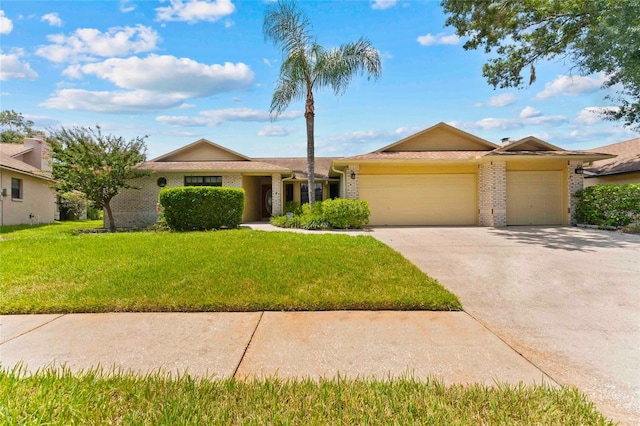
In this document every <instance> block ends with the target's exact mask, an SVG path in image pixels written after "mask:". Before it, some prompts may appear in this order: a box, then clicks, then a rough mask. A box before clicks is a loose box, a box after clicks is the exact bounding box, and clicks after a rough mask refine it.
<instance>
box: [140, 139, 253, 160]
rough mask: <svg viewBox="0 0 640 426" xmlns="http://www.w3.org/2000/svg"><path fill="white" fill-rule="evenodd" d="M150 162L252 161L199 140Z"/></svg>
mask: <svg viewBox="0 0 640 426" xmlns="http://www.w3.org/2000/svg"><path fill="white" fill-rule="evenodd" d="M149 161H150V162H187V161H251V159H250V158H249V157H246V156H244V155H242V154H239V153H237V152H235V151H232V150H230V149H228V148H225V147H223V146H220V145H218V144H215V143H213V142H211V141H208V140H206V139H200V140H197V141H195V142H193V143H191V144H189V145H186V146H183V147H182V148H178V149H176V150H175V151H171V152H170V153H168V154H164V155H161V156H160V157H157V158H154V159H153V160H149Z"/></svg>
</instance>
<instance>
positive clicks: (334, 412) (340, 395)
mask: <svg viewBox="0 0 640 426" xmlns="http://www.w3.org/2000/svg"><path fill="white" fill-rule="evenodd" d="M0 407H2V409H0V423H2V424H34V425H35V424H47V425H68V424H92V425H97V424H141V425H142V424H163V425H174V424H180V425H184V424H202V425H210V424H216V425H217V424H220V425H223V424H224V425H228V424H241V425H245V424H254V425H263V424H291V425H303V424H305V425H307V424H313V425H315V424H318V425H319V424H344V425H360V424H394V425H409V424H419V425H426V424H430V425H451V424H456V425H482V424H495V425H498V424H500V425H612V424H613V423H612V422H610V421H609V420H607V419H606V418H604V417H603V416H602V415H601V414H600V413H598V411H597V410H596V409H595V407H594V405H593V404H592V403H590V402H588V401H587V399H586V398H585V397H584V396H583V395H582V394H580V393H579V392H578V391H577V390H576V389H575V388H567V387H563V388H552V387H548V386H535V387H534V386H507V385H501V386H484V385H468V386H444V385H443V384H441V383H439V382H433V381H430V382H426V383H424V382H419V381H415V380H412V379H409V378H406V379H392V380H387V381H378V380H362V379H359V380H344V379H334V380H320V381H319V382H314V381H311V380H289V381H282V380H276V379H267V380H257V381H248V382H243V381H238V380H234V379H224V380H209V379H200V378H193V377H189V376H180V377H175V378H173V379H171V378H168V377H167V376H163V375H161V374H153V375H149V376H145V377H140V376H136V375H133V374H128V373H117V374H112V375H105V374H103V373H102V372H100V371H95V370H92V371H88V372H85V373H82V374H79V375H73V374H71V373H69V371H68V370H67V371H64V372H59V371H55V370H51V369H49V370H44V371H40V372H38V373H36V374H35V375H33V376H30V377H29V376H26V375H24V374H21V373H20V372H18V371H15V370H14V371H9V372H7V371H4V372H3V371H0Z"/></svg>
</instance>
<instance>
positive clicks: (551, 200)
mask: <svg viewBox="0 0 640 426" xmlns="http://www.w3.org/2000/svg"><path fill="white" fill-rule="evenodd" d="M561 224H562V172H560V171H544V172H538V171H526V172H507V225H561Z"/></svg>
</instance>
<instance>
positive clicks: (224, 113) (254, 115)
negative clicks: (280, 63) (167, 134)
mask: <svg viewBox="0 0 640 426" xmlns="http://www.w3.org/2000/svg"><path fill="white" fill-rule="evenodd" d="M299 117H302V111H285V112H283V113H282V114H280V116H279V117H278V119H280V120H295V119H296V118H299ZM270 120H271V115H270V114H269V111H267V110H260V109H251V108H226V109H212V110H205V111H200V112H199V113H198V115H197V116H190V117H189V116H168V115H161V116H159V117H156V121H159V122H161V123H165V124H169V125H172V126H185V127H197V126H217V125H220V124H222V123H224V122H227V121H249V122H265V121H270Z"/></svg>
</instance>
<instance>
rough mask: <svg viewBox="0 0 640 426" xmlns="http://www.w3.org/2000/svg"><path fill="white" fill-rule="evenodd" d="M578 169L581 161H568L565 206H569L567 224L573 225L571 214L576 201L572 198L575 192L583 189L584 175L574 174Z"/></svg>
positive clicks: (574, 222) (574, 208) (574, 209)
mask: <svg viewBox="0 0 640 426" xmlns="http://www.w3.org/2000/svg"><path fill="white" fill-rule="evenodd" d="M578 167H582V161H569V162H568V164H567V188H568V189H569V190H568V191H567V196H568V197H569V200H568V203H567V205H568V206H569V212H568V213H567V214H568V218H567V223H568V224H570V225H575V224H576V221H575V220H574V219H573V213H574V212H575V211H576V204H577V200H576V199H575V198H574V197H573V194H575V193H576V191H579V190H581V189H582V188H583V185H584V175H579V174H576V172H575V170H576V168H578Z"/></svg>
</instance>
